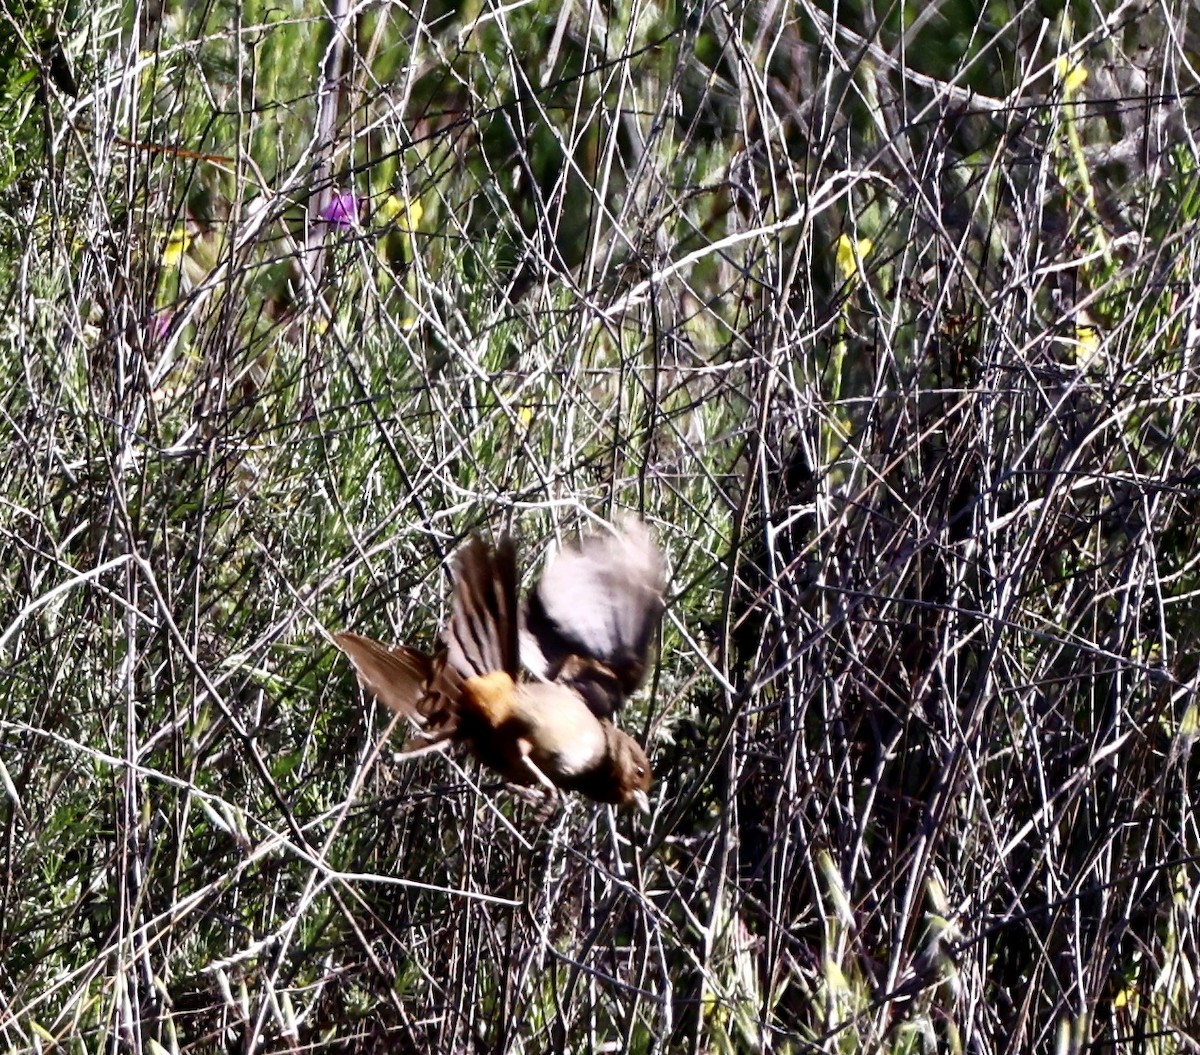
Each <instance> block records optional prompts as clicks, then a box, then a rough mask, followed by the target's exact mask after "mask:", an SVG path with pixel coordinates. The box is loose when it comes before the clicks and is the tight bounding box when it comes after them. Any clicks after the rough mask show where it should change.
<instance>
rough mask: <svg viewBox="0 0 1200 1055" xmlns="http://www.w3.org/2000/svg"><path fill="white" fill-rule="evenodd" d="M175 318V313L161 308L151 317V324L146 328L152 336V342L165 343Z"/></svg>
mask: <svg viewBox="0 0 1200 1055" xmlns="http://www.w3.org/2000/svg"><path fill="white" fill-rule="evenodd" d="M174 318H175V313H174V312H173V311H170V310H169V309H167V308H160V309H159V310H158V311H156V312H155V313H154V314H153V315H151V316H150V322H149V323H148V324H147V326H146V331H147V333H148V334H149V335H150V340H152V341H165V340H166V339H167V334H168V333H170V332H171V322H172V321H173V320H174Z"/></svg>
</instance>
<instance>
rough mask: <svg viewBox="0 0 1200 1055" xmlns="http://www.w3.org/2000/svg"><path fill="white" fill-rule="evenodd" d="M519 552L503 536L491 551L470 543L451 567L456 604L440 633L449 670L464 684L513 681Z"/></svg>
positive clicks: (516, 659)
mask: <svg viewBox="0 0 1200 1055" xmlns="http://www.w3.org/2000/svg"><path fill="white" fill-rule="evenodd" d="M517 633H518V614H517V549H516V546H515V544H514V543H513V540H512V539H511V538H509V537H508V536H507V535H505V536H504V537H503V538H501V539H500V542H499V544H498V545H497V546H496V548H495V549H494V550H493V549H491V547H489V546H488V544H487V543H486V542H484V541H483V540H482V539H480V538H473V539H471V540H470V542H468V543H467V544H466V545H465V546H463V548H462V549H461V550H459V552H458V556H457V557H456V559H455V562H454V601H453V607H452V611H451V615H450V622H449V624H448V625H447V626H446V629H445V630H444V631H443V632H442V639H443V641H444V643H445V646H446V656H447V659H448V660H449V663H450V666H451V667H453V668H454V669H455V670H456V671H457V672H458V673H459V675H461V676H462V677H463V678H475V677H483V676H484V675H487V674H494V673H497V672H500V671H503V672H504V673H506V674H508V675H509V676H510V677H511V678H512V679H513V680H514V681H515V680H516V677H517V674H518V672H519V670H520V655H519V652H518V647H517Z"/></svg>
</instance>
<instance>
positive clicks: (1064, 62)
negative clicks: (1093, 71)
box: [1054, 55, 1088, 99]
mask: <svg viewBox="0 0 1200 1055" xmlns="http://www.w3.org/2000/svg"><path fill="white" fill-rule="evenodd" d="M1087 77H1088V73H1087V70H1086V69H1084V68H1083V67H1082V66H1080V65H1078V64H1076V63H1074V62H1072V61H1071V60H1070V59H1069V58H1067V56H1066V55H1059V57H1058V58H1057V59H1055V60H1054V79H1055V80H1056V81H1058V83H1059V84H1061V85H1062V90H1063V98H1064V99H1069V98H1071V96H1073V95H1075V94H1076V93H1077V92H1078V91H1079V89H1080V88H1082V87H1083V85H1084V82H1085V81H1086V80H1087Z"/></svg>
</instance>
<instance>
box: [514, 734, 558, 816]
mask: <svg viewBox="0 0 1200 1055" xmlns="http://www.w3.org/2000/svg"><path fill="white" fill-rule="evenodd" d="M520 748H521V764H522V765H523V766H524V767H525V768H526V769H527V770H529V773H530V775H531V776H532V777H533V779H534V780H535V781H536V782H537V783H538V784H540V785H541V786H542V789H543V790H544V791H545V792H546V808H547V810H551V811H552V810H553V809H554V807H555V806H556V805H557V804H558V788H556V787H555V786H554V782H553V781H551V779H550V778H549V777H548V776H546V774H545V773H543V772H542V771H541V769H539V768H538V764H537V763H536V762H535V761H534V760H533V759H532V758H530V757H529V751H530V745H529V744H528V743H526V742H525V741H522V742H521V744H520Z"/></svg>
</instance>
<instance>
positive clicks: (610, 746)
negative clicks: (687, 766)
mask: <svg viewBox="0 0 1200 1055" xmlns="http://www.w3.org/2000/svg"><path fill="white" fill-rule="evenodd" d="M452 579H453V592H452V598H451V614H450V619H449V622H448V623H447V625H446V627H445V629H444V630H443V631H442V634H441V642H440V647H439V648H438V649H437V650H436V651H434V652H433V653H432V654H430V653H427V652H424V651H422V650H420V649H417V648H413V647H411V646H409V645H385V644H383V643H382V642H379V641H375V640H373V639H371V638H369V637H365V636H363V635H361V634H356V633H353V632H350V631H343V632H341V633H338V634H334V635H333V640H334V642H335V643H336V644H337V646H338V647H339V648H340V649H341V650H342V651H343V652H344V653H345V654H346V656H347V657H348V658H349V660H350V662H351V665H352V666H353V668H354V670H355V672H356V674H357V676H358V680H359V683H360V684H361V685H362V687H363V688H364V689H365V690H366V691H368V692H370V693H371V694H373V695H374V696H375V697H376V699H378V700H379V702H380V703H382V704H384V705H385V706H386V707H388V708H389V709H390V710H392V711H395V712H397V713H398V714H401V715H404V716H405V717H407V718H409V719H411V720H412V721H413V723H414V724H416V725H417V727H418V730H419V732H418V733H417V735H416V736H415V737H413V738H412V739H410V740H409V742H408V743H407V744H406V745H405V754H406V755H407V756H414V755H417V754H423V753H425V752H427V751H431V750H444V749H446V748H449V747H453V746H456V745H464V746H465V747H466V748H467V749H469V751H470V752H471V753H472V754H473V755H474V756H475V757H476V758H477V759H478V760H479V761H480V762H481V763H483V765H484V766H486V767H488V768H490V769H492V770H494V771H496V772H497V773H499V774H500V775H501V776H502V777H504V779H505V780H507V781H509V782H510V783H512V784H514V785H517V786H519V787H535V788H539V789H540V790H541V792H542V793H543V794H544V796H545V798H546V801H547V803H548V804H550V805H553V804H554V803H555V802H556V801H557V796H558V793H559V792H560V791H573V792H578V793H580V794H582V795H584V796H586V797H587V798H590V799H593V800H595V801H597V802H601V803H610V804H612V805H618V806H624V805H633V806H637V807H638V808H639V809H640V810H642V811H643V812H649V809H650V800H649V791H650V787H651V780H652V773H651V769H650V762H649V759H648V758H647V756H646V752H645V750H644V749H643V748H642V746H641V745H640V744H639V743H638V742H637V740H635V739H634V738H633V737H632V736H630V735H629V734H628V733H626V732H624V731H623V730H621V729H620V728H618V727H617V725H616V723H615V721H614V719H615V717H616V714H617V712H618V711H620V709H621V708H622V707H623V706H624V704H625V702H626V701H627V700H628V698H629V697H630V696H631V695H632V694H633V693H634V692H635V691H636V690H637V689H638V687H639V686H640V685H641V683H642V682H643V681H644V680H645V677H646V673H647V671H648V669H649V666H650V656H651V651H652V646H653V643H654V639H655V636H656V634H657V632H658V627H659V624H660V622H661V619H662V614H663V611H664V610H665V600H664V594H665V590H666V578H665V566H664V561H663V557H662V553H661V552H660V550H659V549H658V547H657V545H656V544H655V543H654V540H653V539H652V537H651V535H650V532H649V529H648V528H647V527H646V525H645V524H644V523H642V522H641V521H640V520H635V519H632V518H631V519H628V520H625V521H623V522H622V523H621V524H620V525H619V526H618V527H616V528H615V529H614V530H612V531H609V532H604V533H600V532H597V533H593V534H590V535H585V536H584V537H583V538H582V539H581V540H580V541H579V542H578V543H576V544H575V545H574V546H571V547H569V548H567V549H565V550H563V551H561V552H560V553H559V554H558V555H557V556H556V557H554V558H552V559H551V560H550V561H549V563H548V564H547V566H546V568H545V569H544V571H543V573H542V575H541V577H540V579H539V580H538V581H537V583H536V584H535V585H534V587H533V589H532V590H531V591H530V592H529V594H528V596H527V597H526V598H525V601H524V603H523V604H522V603H521V602H520V600H519V596H518V572H517V550H516V544H515V542H514V541H513V539H512V538H511V537H510V536H508V535H503V536H502V537H501V538H500V539H499V541H498V542H497V543H496V544H495V546H490V545H489V544H488V543H486V542H485V541H484V540H483V539H482V538H480V537H479V536H475V537H472V538H471V539H469V540H468V541H467V542H466V544H465V545H464V546H463V547H462V548H461V549H460V550H459V551H458V553H457V554H456V555H455V558H454V560H453V563H452Z"/></svg>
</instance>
